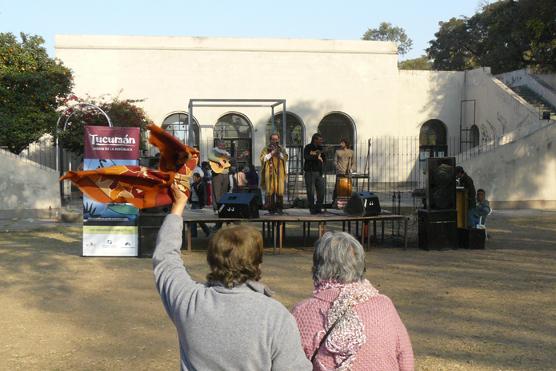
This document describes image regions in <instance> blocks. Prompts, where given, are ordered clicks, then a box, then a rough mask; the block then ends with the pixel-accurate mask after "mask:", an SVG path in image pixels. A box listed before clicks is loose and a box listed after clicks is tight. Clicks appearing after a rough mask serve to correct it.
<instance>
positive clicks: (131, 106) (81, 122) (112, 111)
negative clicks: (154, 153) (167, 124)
mask: <svg viewBox="0 0 556 371" xmlns="http://www.w3.org/2000/svg"><path fill="white" fill-rule="evenodd" d="M140 102H142V100H138V99H120V98H119V97H116V98H113V99H109V100H108V99H106V98H90V97H86V98H85V99H80V98H78V97H76V96H75V95H73V96H71V97H69V98H68V100H66V101H65V102H64V104H65V107H62V108H67V107H69V109H67V110H66V113H65V115H64V117H63V118H62V120H61V123H60V126H63V125H64V124H65V128H64V127H61V128H59V129H60V131H59V140H60V145H61V146H62V147H63V148H65V149H67V150H69V151H71V152H73V153H75V154H77V155H82V154H83V151H84V143H83V128H84V126H86V125H98V126H108V122H107V120H106V117H105V116H104V115H103V114H102V112H100V111H99V110H98V109H95V108H93V107H91V106H86V105H81V106H76V104H78V103H85V104H92V105H95V106H97V107H99V108H100V109H102V110H103V111H104V112H106V114H107V115H108V117H109V118H110V121H111V122H112V126H117V127H138V128H140V129H141V138H144V133H145V130H146V126H147V125H148V124H151V123H153V121H152V120H151V119H150V118H149V117H148V116H147V114H146V113H145V111H144V110H143V109H142V108H141V107H139V106H138V105H137V103H140ZM55 134H56V133H54V132H53V135H55ZM141 148H145V143H144V140H142V141H141Z"/></svg>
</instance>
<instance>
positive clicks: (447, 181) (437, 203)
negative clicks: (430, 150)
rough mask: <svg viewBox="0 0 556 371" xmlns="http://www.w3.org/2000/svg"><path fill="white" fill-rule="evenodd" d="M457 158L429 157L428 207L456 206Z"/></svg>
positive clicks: (442, 208) (431, 208)
mask: <svg viewBox="0 0 556 371" xmlns="http://www.w3.org/2000/svg"><path fill="white" fill-rule="evenodd" d="M455 168H456V159H455V158H454V157H438V158H429V159H427V187H426V196H427V209H429V210H446V209H455V208H456V171H455Z"/></svg>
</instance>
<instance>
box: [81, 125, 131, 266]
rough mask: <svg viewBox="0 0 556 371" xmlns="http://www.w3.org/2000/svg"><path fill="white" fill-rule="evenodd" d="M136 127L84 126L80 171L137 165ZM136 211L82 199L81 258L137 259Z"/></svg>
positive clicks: (129, 207)
mask: <svg viewBox="0 0 556 371" xmlns="http://www.w3.org/2000/svg"><path fill="white" fill-rule="evenodd" d="M139 135H140V130H139V128H127V127H126V128H124V127H106V126H85V138H84V143H85V156H84V160H83V170H94V169H98V168H101V167H110V166H118V165H128V166H135V165H138V162H139V160H138V159H139V143H140V139H139ZM138 214H139V209H137V208H136V207H134V206H133V205H130V204H121V203H112V204H103V203H100V202H96V201H94V200H92V199H90V198H88V197H87V196H85V195H84V196H83V256H137V255H138V244H139V237H138V236H139V234H138V225H137V222H138Z"/></svg>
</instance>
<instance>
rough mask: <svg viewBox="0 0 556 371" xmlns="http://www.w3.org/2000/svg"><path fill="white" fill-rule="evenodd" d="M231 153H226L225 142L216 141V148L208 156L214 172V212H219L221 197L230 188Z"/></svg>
mask: <svg viewBox="0 0 556 371" xmlns="http://www.w3.org/2000/svg"><path fill="white" fill-rule="evenodd" d="M230 158H231V156H230V153H229V152H228V151H226V147H225V143H224V141H223V140H220V139H217V140H216V147H214V148H213V149H212V151H210V152H209V154H208V160H209V164H210V167H211V169H212V171H213V175H212V196H213V203H212V205H213V207H214V210H218V208H219V207H220V205H219V204H218V201H220V197H222V195H223V194H224V193H226V192H228V190H229V188H230V178H229V174H228V173H229V167H230Z"/></svg>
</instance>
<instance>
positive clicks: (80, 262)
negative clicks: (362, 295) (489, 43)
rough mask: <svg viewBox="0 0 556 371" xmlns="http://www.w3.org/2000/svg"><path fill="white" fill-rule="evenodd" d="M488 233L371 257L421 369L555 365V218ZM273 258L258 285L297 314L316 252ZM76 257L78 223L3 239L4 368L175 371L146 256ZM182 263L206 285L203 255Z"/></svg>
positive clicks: (493, 224) (500, 221)
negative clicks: (458, 246) (451, 245)
mask: <svg viewBox="0 0 556 371" xmlns="http://www.w3.org/2000/svg"><path fill="white" fill-rule="evenodd" d="M489 233H490V235H491V239H490V240H489V241H488V242H487V249H486V250H446V251H429V252H428V251H422V250H418V249H416V248H415V247H414V246H415V245H416V243H415V236H413V238H412V240H411V244H410V248H409V249H408V250H406V251H404V250H402V249H401V248H399V247H395V246H394V244H390V245H388V244H386V245H385V246H382V247H378V248H376V247H373V248H372V250H371V251H370V252H369V253H368V256H367V277H368V278H369V280H370V281H371V282H372V283H373V284H374V285H375V286H376V287H377V288H378V289H379V290H380V291H381V292H382V293H384V294H386V295H388V296H389V297H390V298H392V300H393V302H394V303H395V304H396V306H397V308H398V311H399V313H400V316H401V317H402V319H403V321H404V322H405V324H406V326H407V328H408V330H409V333H410V336H411V339H412V343H413V349H414V352H415V357H416V368H417V369H419V370H549V369H555V367H556V366H555V365H556V351H555V349H556V291H555V289H556V212H543V211H533V210H520V211H497V212H495V213H494V214H493V215H492V216H491V217H490V220H489ZM205 243H206V240H199V241H197V247H198V248H202V247H203V245H204V244H205ZM293 243H295V242H293ZM270 251H271V250H268V252H269V253H268V254H267V255H266V256H265V259H264V265H263V281H264V282H265V283H266V284H268V285H269V286H270V287H271V288H272V289H273V290H274V291H275V292H276V295H275V298H276V299H278V300H279V301H281V302H282V303H283V304H284V305H286V306H287V307H288V308H291V306H292V305H293V304H294V303H296V302H297V301H299V300H301V299H303V298H305V297H307V296H308V295H310V293H311V289H312V285H311V278H310V268H311V249H309V248H307V249H305V250H302V249H285V250H284V251H283V253H282V255H272V254H270ZM80 253H81V228H79V227H77V226H75V227H70V228H58V229H49V230H34V231H21V232H15V233H14V232H11V233H2V232H0V329H1V331H0V369H2V370H46V369H48V370H68V369H71V370H114V369H125V370H173V369H177V368H178V359H179V353H178V346H177V338H176V334H175V330H174V328H173V325H172V323H171V322H170V321H169V319H168V318H167V317H166V314H165V312H164V310H163V307H162V305H161V303H160V300H159V297H158V295H157V293H156V291H155V289H154V284H153V278H152V272H151V261H150V259H136V258H83V257H80ZM183 258H184V261H185V263H186V266H187V267H188V269H189V271H190V272H191V273H192V274H193V276H194V277H195V278H196V279H199V280H202V279H203V277H204V275H205V273H206V263H205V253H204V251H201V250H197V251H194V252H193V253H190V254H186V253H184V254H183Z"/></svg>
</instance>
